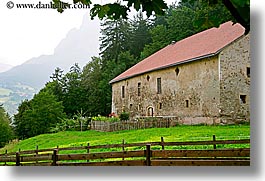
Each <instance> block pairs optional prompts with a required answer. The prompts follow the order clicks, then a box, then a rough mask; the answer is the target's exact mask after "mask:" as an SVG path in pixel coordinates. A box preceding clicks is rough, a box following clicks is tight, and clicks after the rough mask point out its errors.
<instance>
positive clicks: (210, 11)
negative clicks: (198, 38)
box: [141, 0, 233, 58]
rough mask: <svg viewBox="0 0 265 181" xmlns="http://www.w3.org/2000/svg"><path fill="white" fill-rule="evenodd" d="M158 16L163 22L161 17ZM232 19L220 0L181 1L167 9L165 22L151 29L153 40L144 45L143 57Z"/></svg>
mask: <svg viewBox="0 0 265 181" xmlns="http://www.w3.org/2000/svg"><path fill="white" fill-rule="evenodd" d="M158 18H159V21H160V22H161V17H158ZM232 19H233V17H232V15H231V14H230V12H229V11H228V10H227V9H226V8H225V6H224V4H223V3H222V2H220V1H218V3H216V4H214V5H211V6H209V4H208V2H207V1H193V0H190V1H181V2H180V3H179V4H178V5H177V6H171V7H170V8H169V9H168V10H167V13H166V15H165V16H164V20H165V21H162V22H163V23H160V24H158V25H156V26H154V27H153V28H152V29H151V30H150V33H151V38H152V42H151V43H150V44H147V45H146V46H145V47H144V50H143V52H142V53H141V58H146V57H148V56H149V55H151V54H153V53H154V52H156V51H158V50H160V49H161V48H163V47H165V46H166V45H168V44H170V43H171V42H173V41H175V42H176V41H179V40H182V39H184V38H186V37H189V36H191V35H193V34H195V33H198V32H201V31H203V30H205V29H208V28H212V27H216V26H219V25H220V24H221V23H224V22H226V21H229V20H232ZM154 23H156V20H155V22H154Z"/></svg>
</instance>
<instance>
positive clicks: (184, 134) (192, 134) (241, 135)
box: [0, 125, 250, 153]
mask: <svg viewBox="0 0 265 181" xmlns="http://www.w3.org/2000/svg"><path fill="white" fill-rule="evenodd" d="M213 135H216V139H217V140H224V139H225V140H227V139H248V138H250V126H249V125H230V126H228V125H226V126H176V127H172V128H151V129H142V130H130V131H118V132H97V131H92V130H89V131H83V132H79V131H67V132H59V133H55V134H43V135H39V136H36V137H32V138H29V139H26V140H23V141H19V142H18V143H13V144H9V145H6V147H4V148H2V149H0V153H4V152H5V150H6V149H7V150H8V152H13V151H18V149H19V148H20V149H21V150H34V149H35V148H36V145H38V147H39V149H43V148H54V147H56V146H59V147H69V146H85V145H87V143H90V145H103V144H118V143H122V140H123V139H124V140H125V143H136V142H151V141H160V140H161V136H162V137H164V141H165V142H169V141H172V142H177V141H199V140H204V141H206V140H212V136H213Z"/></svg>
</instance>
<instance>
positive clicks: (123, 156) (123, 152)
mask: <svg viewBox="0 0 265 181" xmlns="http://www.w3.org/2000/svg"><path fill="white" fill-rule="evenodd" d="M124 143H125V141H124V139H123V140H122V151H123V156H122V160H124Z"/></svg>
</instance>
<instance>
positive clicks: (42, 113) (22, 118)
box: [14, 89, 66, 139]
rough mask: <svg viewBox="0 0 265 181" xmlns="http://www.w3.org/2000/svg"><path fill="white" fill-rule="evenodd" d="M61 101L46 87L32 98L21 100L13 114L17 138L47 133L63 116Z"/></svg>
mask: <svg viewBox="0 0 265 181" xmlns="http://www.w3.org/2000/svg"><path fill="white" fill-rule="evenodd" d="M65 117H66V115H65V113H64V112H63V105H62V102H59V101H57V98H56V96H54V95H53V93H52V92H51V91H48V90H47V89H42V90H41V91H40V92H39V93H38V94H36V95H35V96H34V97H33V99H32V100H30V101H27V100H25V101H23V102H22V103H21V104H20V105H19V107H18V113H17V114H16V115H15V116H14V126H15V131H16V134H17V136H18V137H19V139H25V138H29V137H33V136H36V135H39V134H44V133H48V132H49V131H50V128H51V127H53V126H55V125H56V123H57V122H58V121H59V120H60V119H62V118H65Z"/></svg>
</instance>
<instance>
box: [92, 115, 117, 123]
mask: <svg viewBox="0 0 265 181" xmlns="http://www.w3.org/2000/svg"><path fill="white" fill-rule="evenodd" d="M92 121H106V122H118V121H120V119H119V118H118V117H105V116H95V117H93V118H92Z"/></svg>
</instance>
